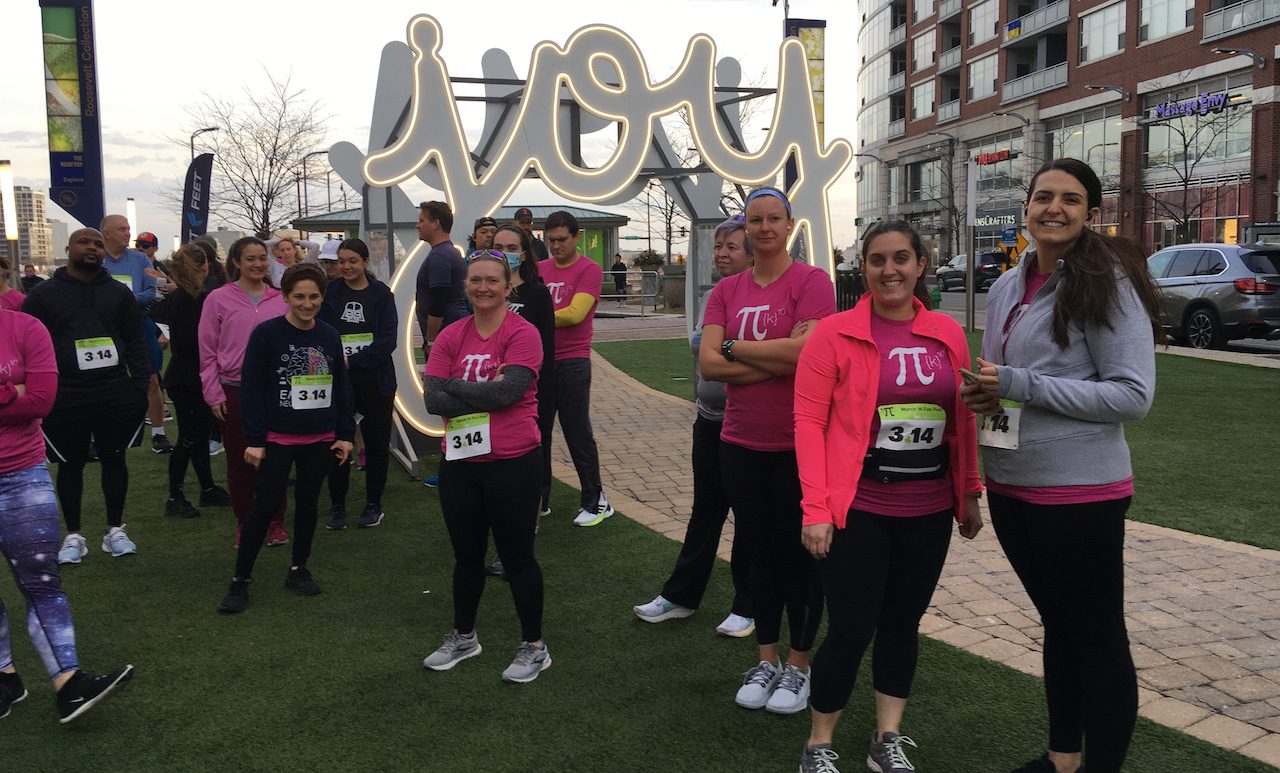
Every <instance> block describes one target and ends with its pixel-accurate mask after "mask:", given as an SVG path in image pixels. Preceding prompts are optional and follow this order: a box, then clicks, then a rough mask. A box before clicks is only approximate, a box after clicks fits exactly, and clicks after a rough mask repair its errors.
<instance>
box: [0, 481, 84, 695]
mask: <svg viewBox="0 0 1280 773" xmlns="http://www.w3.org/2000/svg"><path fill="white" fill-rule="evenodd" d="M59 536H60V531H59V522H58V498H57V496H56V495H55V494H54V491H53V481H51V480H50V479H49V469H48V467H46V466H45V464H44V463H41V464H38V465H36V466H35V467H28V468H26V469H25V470H17V471H15V472H7V473H4V474H0V554H3V555H4V558H5V561H6V562H8V564H9V569H10V571H12V572H13V579H14V582H15V583H16V584H17V586H18V587H19V588H20V589H21V590H22V595H24V596H26V597H27V632H28V633H29V634H30V635H31V643H32V644H33V645H35V648H36V651H37V652H39V653H40V657H41V659H43V660H44V667H45V670H47V671H48V672H49V676H50V677H51V678H52V677H54V676H57V675H58V674H61V673H64V672H66V671H74V670H76V669H77V668H78V667H79V663H78V662H77V659H76V631H75V627H74V626H73V625H72V624H71V607H70V606H69V605H68V604H67V594H65V593H63V592H62V578H61V577H59V576H58V544H59ZM12 665H13V648H12V646H11V643H10V640H9V614H8V612H7V611H6V610H5V608H4V602H3V601H0V669H6V668H9V667H10V666H12Z"/></svg>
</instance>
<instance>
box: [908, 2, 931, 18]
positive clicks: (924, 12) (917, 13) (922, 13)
mask: <svg viewBox="0 0 1280 773" xmlns="http://www.w3.org/2000/svg"><path fill="white" fill-rule="evenodd" d="M913 5H914V6H915V7H914V8H913V9H912V15H911V21H912V22H918V21H923V20H925V19H927V18H929V17H930V16H932V15H933V9H934V7H935V2H934V0H916V1H915V3H913Z"/></svg>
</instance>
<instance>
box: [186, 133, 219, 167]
mask: <svg viewBox="0 0 1280 773" xmlns="http://www.w3.org/2000/svg"><path fill="white" fill-rule="evenodd" d="M217 130H218V127H217V126H206V127H204V128H203V129H196V130H195V131H193V132H191V160H192V161H195V160H196V137H199V136H200V135H201V134H204V133H205V132H216V131H217Z"/></svg>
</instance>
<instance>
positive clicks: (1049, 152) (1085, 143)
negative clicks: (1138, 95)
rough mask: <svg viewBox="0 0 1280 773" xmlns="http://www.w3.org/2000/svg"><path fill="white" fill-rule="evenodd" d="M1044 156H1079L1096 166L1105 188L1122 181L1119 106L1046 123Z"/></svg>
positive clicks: (1110, 106)
mask: <svg viewBox="0 0 1280 773" xmlns="http://www.w3.org/2000/svg"><path fill="white" fill-rule="evenodd" d="M1044 130H1045V158H1078V159H1080V160H1081V161H1083V162H1085V163H1086V164H1088V165H1089V166H1091V167H1092V168H1093V171H1094V172H1095V173H1096V174H1097V175H1098V178H1099V179H1100V180H1101V181H1102V187H1103V190H1116V189H1118V188H1119V184H1120V130H1121V124H1120V107H1119V106H1118V105H1106V106H1104V107H1100V108H1097V109H1094V110H1088V111H1085V112H1083V113H1073V114H1072V115H1066V116H1062V117H1061V118H1053V119H1050V120H1048V121H1045V123H1044Z"/></svg>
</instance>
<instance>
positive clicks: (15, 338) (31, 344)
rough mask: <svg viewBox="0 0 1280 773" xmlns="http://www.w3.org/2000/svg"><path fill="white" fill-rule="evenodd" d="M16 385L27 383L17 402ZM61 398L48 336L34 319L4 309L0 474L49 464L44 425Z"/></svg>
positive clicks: (0, 339)
mask: <svg viewBox="0 0 1280 773" xmlns="http://www.w3.org/2000/svg"><path fill="white" fill-rule="evenodd" d="M15 384H25V385H26V394H24V395H23V396H22V397H17V396H16V393H15V388H14V385H15ZM57 393H58V363H57V360H56V359H55V358H54V356H53V342H52V341H51V340H50V338H49V331H48V330H46V329H45V326H44V325H42V324H41V323H40V320H38V319H36V318H35V317H32V316H29V315H27V314H23V313H22V312H17V311H9V310H8V309H4V310H0V417H3V418H4V421H0V474H4V473H9V472H16V471H18V470H25V469H27V468H28V467H34V466H36V465H37V464H40V463H42V462H44V436H43V435H41V434H40V420H41V419H42V418H43V417H44V416H47V415H48V413H49V409H51V408H52V407H53V400H54V398H55V397H56V396H57Z"/></svg>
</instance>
